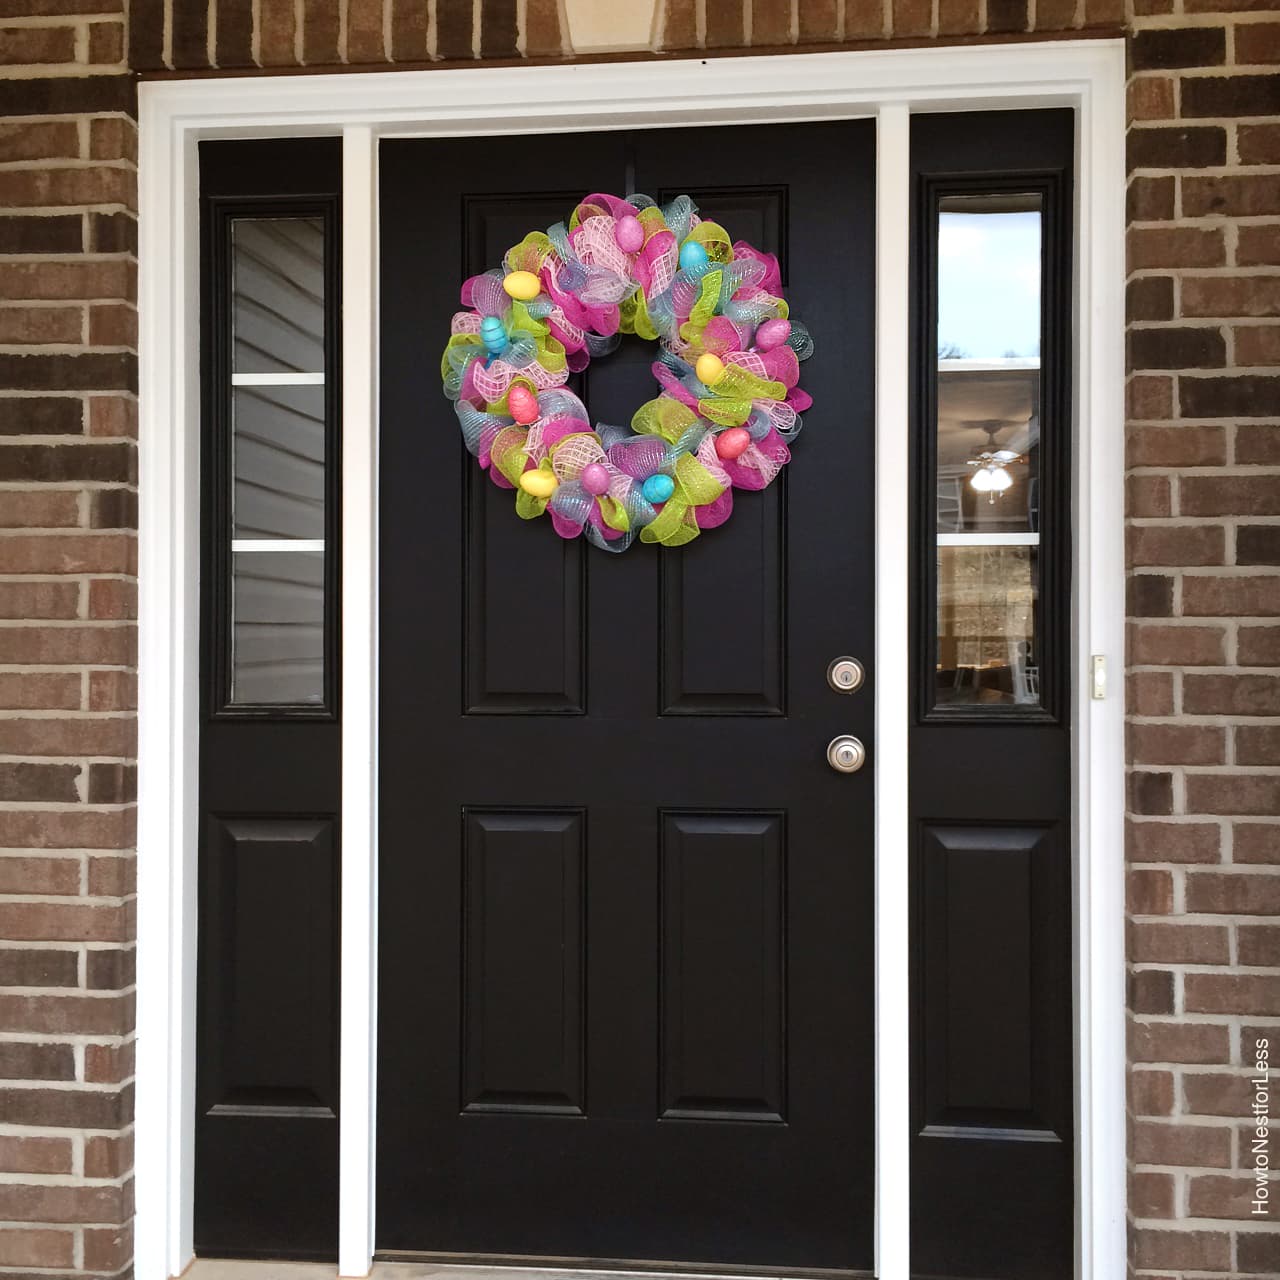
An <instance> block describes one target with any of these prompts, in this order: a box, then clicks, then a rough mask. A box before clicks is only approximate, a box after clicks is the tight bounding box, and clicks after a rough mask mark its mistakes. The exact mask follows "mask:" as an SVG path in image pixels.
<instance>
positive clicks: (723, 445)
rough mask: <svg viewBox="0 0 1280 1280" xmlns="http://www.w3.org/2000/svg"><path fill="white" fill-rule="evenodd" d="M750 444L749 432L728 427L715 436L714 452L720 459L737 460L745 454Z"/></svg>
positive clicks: (743, 428)
mask: <svg viewBox="0 0 1280 1280" xmlns="http://www.w3.org/2000/svg"><path fill="white" fill-rule="evenodd" d="M750 443H751V432H750V431H748V430H747V429H746V427H730V428H729V430H728V431H722V432H721V433H720V434H719V435H718V436H716V452H717V453H718V454H719V455H720V456H721V457H722V458H737V457H740V456H741V455H742V454H743V453H745V452H746V449H747V446H748V445H749V444H750Z"/></svg>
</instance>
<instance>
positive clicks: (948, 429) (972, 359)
mask: <svg viewBox="0 0 1280 1280" xmlns="http://www.w3.org/2000/svg"><path fill="white" fill-rule="evenodd" d="M1045 194H1046V193H1045V192H1044V191H1040V190H1019V189H1009V190H1002V191H991V190H985V191H973V190H963V191H954V190H953V191H947V190H946V189H945V188H944V189H941V190H938V189H935V190H934V193H933V200H932V209H931V212H932V214H933V239H932V249H933V253H932V266H933V271H932V281H931V285H932V290H931V292H932V298H931V302H932V305H933V309H934V321H935V322H934V325H933V326H932V333H931V335H930V337H931V338H932V344H933V346H934V351H933V359H932V360H931V361H930V362H928V367H929V369H930V371H931V372H930V386H929V388H928V396H927V400H928V402H929V403H930V404H931V406H932V415H931V422H930V423H928V424H926V430H927V431H929V433H930V434H931V436H932V439H931V441H930V444H931V448H929V449H927V450H926V456H930V455H931V457H932V485H931V492H930V494H929V495H928V496H929V497H930V498H931V499H932V501H931V503H927V504H926V506H931V507H932V516H931V524H932V528H931V530H930V533H931V535H932V537H931V538H930V541H931V542H932V543H933V548H934V556H933V565H932V568H933V575H932V577H933V591H932V597H933V598H932V604H933V610H932V612H933V626H932V640H933V657H934V662H933V679H932V690H931V695H930V696H929V698H928V701H927V703H926V711H927V712H929V713H940V714H944V715H945V714H955V713H957V712H958V713H960V714H962V715H963V714H966V713H971V712H975V711H976V712H978V713H986V712H987V711H988V710H989V709H993V710H1013V711H1024V712H1025V711H1031V712H1043V710H1044V708H1045V707H1046V706H1047V704H1048V699H1047V698H1046V696H1045V694H1046V690H1045V680H1046V675H1047V673H1046V670H1045V655H1046V643H1045V642H1046V636H1045V616H1044V615H1045V611H1044V608H1043V601H1044V599H1045V597H1046V555H1047V551H1048V547H1047V539H1046V535H1047V533H1048V532H1049V531H1050V529H1051V526H1052V521H1051V520H1047V519H1046V516H1048V515H1050V513H1049V512H1048V511H1047V510H1046V508H1047V507H1049V506H1051V504H1052V490H1051V484H1052V481H1053V478H1054V477H1053V471H1054V468H1053V466H1052V464H1051V462H1050V460H1049V459H1050V455H1051V454H1052V451H1053V450H1054V449H1055V448H1056V447H1057V440H1056V438H1055V437H1056V436H1057V433H1058V432H1059V431H1060V424H1059V422H1058V420H1057V418H1056V416H1055V414H1054V412H1053V405H1052V403H1051V400H1047V398H1046V386H1047V385H1049V384H1047V382H1046V372H1047V368H1046V366H1048V365H1049V364H1050V362H1051V358H1052V353H1051V352H1050V351H1049V350H1048V349H1047V347H1048V344H1047V341H1046V334H1047V326H1046V288H1045V283H1046V272H1045V268H1044V263H1045V260H1046V235H1045V232H1046V226H1045V216H1046V207H1045V206H1046V200H1045Z"/></svg>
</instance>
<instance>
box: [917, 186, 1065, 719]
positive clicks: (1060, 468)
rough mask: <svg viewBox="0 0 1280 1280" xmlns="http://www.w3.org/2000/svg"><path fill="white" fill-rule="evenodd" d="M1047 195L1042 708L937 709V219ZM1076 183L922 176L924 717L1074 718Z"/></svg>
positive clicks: (920, 643)
mask: <svg viewBox="0 0 1280 1280" xmlns="http://www.w3.org/2000/svg"><path fill="white" fill-rule="evenodd" d="M984 195H987V196H999V195H1030V196H1039V197H1040V216H1041V222H1040V406H1039V408H1040V454H1039V466H1040V470H1039V476H1038V480H1039V492H1040V514H1039V519H1038V522H1037V523H1038V525H1039V529H1038V532H1039V534H1040V542H1039V546H1038V548H1037V552H1038V555H1037V578H1038V581H1037V583H1036V599H1035V612H1034V619H1035V621H1034V628H1035V629H1034V633H1033V634H1034V636H1035V643H1036V647H1037V651H1038V655H1039V662H1038V665H1039V669H1040V680H1039V691H1040V701H1039V703H1038V704H1037V705H1034V706H1031V705H1007V704H1006V705H1002V704H981V705H978V704H973V705H969V704H954V705H950V706H938V705H937V704H936V701H935V697H936V673H937V665H938V634H937V633H938V625H937V619H938V553H937V528H938V487H937V467H938V440H937V431H938V426H937V410H938V222H939V213H940V208H941V204H942V202H943V200H945V199H947V198H949V197H951V196H984ZM1070 198H1071V184H1070V183H1069V182H1067V181H1064V180H1063V175H1062V174H1061V173H1060V172H1059V171H1058V170H1054V169H1035V168H1027V169H1025V170H1019V171H1010V170H1009V169H1000V170H993V171H989V172H974V171H966V172H962V173H922V174H921V175H920V182H919V188H918V202H919V203H918V207H917V209H916V217H915V219H914V220H913V221H914V224H915V243H914V244H913V245H912V255H911V256H912V274H913V277H914V285H913V298H914V304H915V305H914V307H913V311H914V313H915V318H914V323H913V325H912V334H911V351H912V358H913V361H914V363H915V366H916V369H915V376H914V378H913V384H914V390H915V397H914V400H915V412H914V414H913V419H914V420H913V425H912V436H913V438H914V440H913V443H914V448H913V449H912V450H911V451H910V452H911V454H912V456H913V459H914V461H913V468H914V473H915V485H914V487H915V509H916V520H915V535H916V536H915V547H914V550H913V554H914V555H915V557H916V575H915V576H916V581H917V584H918V585H917V592H916V600H915V610H914V612H915V617H916V625H915V646H914V648H915V653H916V655H917V660H916V664H915V665H916V667H917V671H916V679H915V684H916V691H917V697H916V700H915V701H916V720H917V722H918V723H920V724H990V723H993V722H997V721H998V722H999V723H1001V724H1011V725H1012V724H1058V723H1062V722H1064V721H1065V720H1066V719H1067V718H1068V713H1067V707H1066V705H1065V691H1066V689H1067V688H1068V687H1069V683H1070V682H1069V679H1068V671H1067V665H1068V663H1069V661H1070V651H1071V637H1070V631H1069V628H1070V620H1071V595H1070V591H1071V511H1070V509H1069V503H1070V491H1071V490H1070V456H1071V451H1070V444H1071V437H1072V417H1071V369H1072V355H1073V351H1072V348H1073V341H1072V334H1073V331H1074V314H1073V296H1074V291H1073V287H1072V272H1073V257H1074V255H1073V252H1072V249H1073V246H1072V243H1071V240H1070V233H1071V228H1072V217H1071V209H1070V207H1069V201H1070Z"/></svg>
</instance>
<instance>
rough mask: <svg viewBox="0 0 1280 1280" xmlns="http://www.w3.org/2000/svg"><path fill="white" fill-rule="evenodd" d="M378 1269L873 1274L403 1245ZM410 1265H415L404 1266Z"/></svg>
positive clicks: (652, 1279) (402, 1275)
mask: <svg viewBox="0 0 1280 1280" xmlns="http://www.w3.org/2000/svg"><path fill="white" fill-rule="evenodd" d="M374 1259H375V1266H374V1270H373V1275H374V1276H375V1277H377V1276H380V1275H381V1274H383V1273H381V1272H380V1271H379V1266H384V1265H385V1266H386V1267H388V1268H391V1267H394V1268H396V1270H394V1271H392V1270H387V1271H386V1272H385V1276H386V1280H411V1278H412V1280H417V1278H418V1277H421V1280H482V1277H483V1276H484V1275H486V1274H491V1273H496V1274H497V1276H498V1278H499V1280H538V1278H539V1277H542V1276H562V1275H564V1274H566V1273H568V1274H570V1275H574V1276H581V1277H584V1280H586V1278H589V1277H595V1276H601V1277H603V1276H627V1277H628V1278H629V1280H640V1278H641V1277H647V1278H648V1280H668V1278H669V1280H677V1278H682V1277H686V1276H701V1277H706V1278H707V1280H760V1278H762V1277H769V1278H772V1280H862V1278H864V1277H865V1278H866V1280H871V1277H872V1275H873V1273H872V1272H870V1271H847V1270H841V1269H834V1268H832V1269H824V1268H822V1267H757V1266H747V1265H743V1264H739V1263H721V1262H670V1261H660V1260H657V1259H653V1258H573V1257H526V1256H520V1255H514V1254H501V1253H499V1254H467V1253H430V1252H425V1251H423V1252H419V1251H416V1250H414V1251H409V1250H402V1249H387V1250H381V1251H379V1252H378V1253H375V1254H374ZM405 1267H409V1268H412V1270H401V1268H405Z"/></svg>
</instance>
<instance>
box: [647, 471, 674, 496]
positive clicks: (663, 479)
mask: <svg viewBox="0 0 1280 1280" xmlns="http://www.w3.org/2000/svg"><path fill="white" fill-rule="evenodd" d="M675 491H676V482H675V481H674V480H673V479H672V478H671V477H670V476H668V475H663V474H662V472H661V471H659V472H658V474H657V475H652V476H650V477H649V478H648V479H647V480H646V481H645V482H644V487H643V489H642V492H643V493H644V496H645V497H646V498H648V499H649V501H650V502H652V503H655V504H656V503H659V502H666V500H667V499H668V498H669V497H671V495H672V494H673V493H675Z"/></svg>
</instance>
